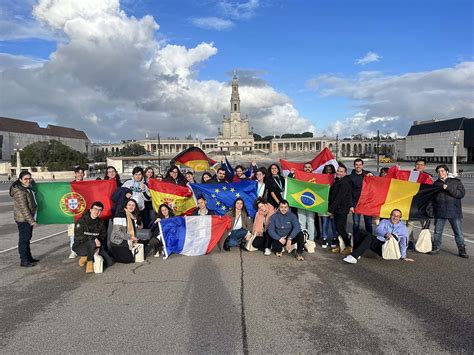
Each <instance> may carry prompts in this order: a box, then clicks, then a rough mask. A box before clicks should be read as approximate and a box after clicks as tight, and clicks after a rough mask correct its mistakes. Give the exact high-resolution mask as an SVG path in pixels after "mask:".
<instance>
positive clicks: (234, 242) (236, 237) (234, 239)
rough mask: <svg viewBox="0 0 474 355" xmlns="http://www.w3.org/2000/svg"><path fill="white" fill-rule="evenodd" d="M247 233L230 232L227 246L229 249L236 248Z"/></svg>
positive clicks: (238, 230)
mask: <svg viewBox="0 0 474 355" xmlns="http://www.w3.org/2000/svg"><path fill="white" fill-rule="evenodd" d="M247 233H248V231H247V230H246V229H243V228H240V229H234V230H232V232H230V235H229V246H230V247H238V246H240V243H241V242H242V239H243V238H244V237H245V236H246V235H247Z"/></svg>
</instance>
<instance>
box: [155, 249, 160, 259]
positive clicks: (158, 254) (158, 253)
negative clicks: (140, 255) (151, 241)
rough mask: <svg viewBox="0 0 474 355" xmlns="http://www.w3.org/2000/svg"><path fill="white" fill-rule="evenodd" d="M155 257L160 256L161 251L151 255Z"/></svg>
mask: <svg viewBox="0 0 474 355" xmlns="http://www.w3.org/2000/svg"><path fill="white" fill-rule="evenodd" d="M153 256H154V257H155V258H159V257H160V256H161V251H159V250H158V251H157V252H156V253H155V255H153Z"/></svg>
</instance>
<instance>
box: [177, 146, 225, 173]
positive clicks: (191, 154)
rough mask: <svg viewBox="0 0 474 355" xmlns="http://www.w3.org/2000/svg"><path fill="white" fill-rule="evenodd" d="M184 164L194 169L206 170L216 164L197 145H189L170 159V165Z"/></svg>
mask: <svg viewBox="0 0 474 355" xmlns="http://www.w3.org/2000/svg"><path fill="white" fill-rule="evenodd" d="M174 164H178V165H186V166H188V167H190V168H191V169H193V170H194V171H206V170H208V169H210V168H211V167H213V166H214V165H216V164H217V162H216V161H215V160H212V159H211V158H208V156H207V155H206V153H204V152H203V151H202V150H201V149H200V148H198V147H190V148H188V149H186V150H185V151H183V152H181V153H179V154H178V155H177V156H175V157H174V158H173V159H172V160H171V165H174Z"/></svg>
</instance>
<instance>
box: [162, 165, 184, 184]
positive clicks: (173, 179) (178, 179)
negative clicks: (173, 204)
mask: <svg viewBox="0 0 474 355" xmlns="http://www.w3.org/2000/svg"><path fill="white" fill-rule="evenodd" d="M163 181H164V182H169V183H172V184H175V185H180V186H186V184H187V181H186V178H185V177H184V175H183V173H182V172H181V171H180V170H179V168H178V167H177V166H176V165H172V166H171V167H170V168H169V169H168V171H167V173H166V175H165V178H164V179H163Z"/></svg>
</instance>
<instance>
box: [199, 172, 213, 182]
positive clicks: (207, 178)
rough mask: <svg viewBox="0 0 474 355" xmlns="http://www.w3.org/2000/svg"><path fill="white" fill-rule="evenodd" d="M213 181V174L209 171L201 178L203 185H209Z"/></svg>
mask: <svg viewBox="0 0 474 355" xmlns="http://www.w3.org/2000/svg"><path fill="white" fill-rule="evenodd" d="M211 180H212V174H211V173H210V172H208V171H205V172H204V173H203V174H202V177H201V184H208V183H210V182H211Z"/></svg>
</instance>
